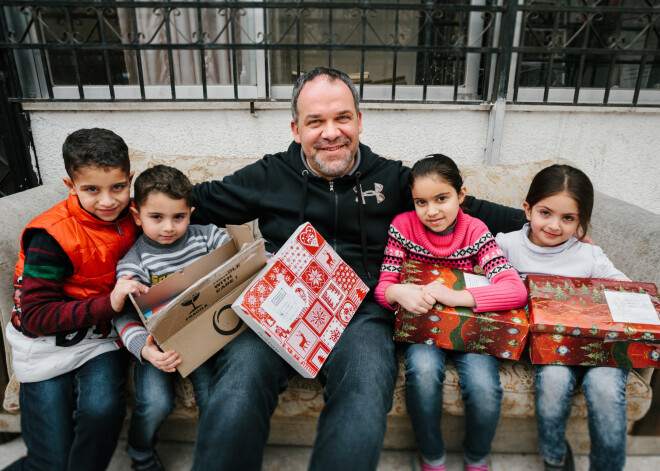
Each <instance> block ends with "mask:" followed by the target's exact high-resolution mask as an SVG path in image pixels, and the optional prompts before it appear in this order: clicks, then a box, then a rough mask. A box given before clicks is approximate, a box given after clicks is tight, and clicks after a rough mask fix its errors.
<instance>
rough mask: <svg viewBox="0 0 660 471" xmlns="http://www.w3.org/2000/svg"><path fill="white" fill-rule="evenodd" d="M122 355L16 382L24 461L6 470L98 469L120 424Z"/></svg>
mask: <svg viewBox="0 0 660 471" xmlns="http://www.w3.org/2000/svg"><path fill="white" fill-rule="evenodd" d="M124 353H125V352H124V351H123V350H116V351H112V352H107V353H104V354H102V355H99V356H97V357H95V358H93V359H91V360H89V361H88V362H86V363H85V364H84V365H82V366H81V367H79V368H78V369H76V370H74V371H72V372H70V373H67V374H63V375H60V376H57V377H55V378H52V379H49V380H46V381H39V382H36V383H21V390H20V395H19V401H20V407H21V429H22V433H23V440H24V441H25V445H26V446H27V456H25V457H24V458H21V459H20V460H18V461H16V462H14V463H13V464H12V465H10V466H9V467H8V468H7V469H10V470H19V469H22V470H44V471H56V470H73V471H76V470H81V469H84V470H90V471H95V470H99V471H100V470H104V469H105V468H106V467H107V465H108V463H109V462H110V458H112V454H113V453H114V451H115V448H116V446H117V439H118V437H119V431H120V430H121V426H122V422H123V420H124V413H125V407H124V381H125V371H126V357H125V356H124Z"/></svg>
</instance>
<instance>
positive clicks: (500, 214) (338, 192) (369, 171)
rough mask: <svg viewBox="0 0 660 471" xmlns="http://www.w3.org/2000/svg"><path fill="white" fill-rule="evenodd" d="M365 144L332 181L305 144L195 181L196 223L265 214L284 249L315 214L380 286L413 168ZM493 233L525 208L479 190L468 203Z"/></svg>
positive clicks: (508, 226) (339, 247)
mask: <svg viewBox="0 0 660 471" xmlns="http://www.w3.org/2000/svg"><path fill="white" fill-rule="evenodd" d="M409 173H410V169H409V168H407V167H405V166H403V165H402V163H401V162H400V161H396V160H388V159H385V158H382V157H379V156H378V155H376V154H374V153H373V152H372V151H371V149H370V148H369V147H367V146H365V145H363V144H360V161H359V165H358V167H357V169H354V170H353V171H352V172H351V173H350V174H348V175H344V176H341V177H339V178H335V179H333V180H331V181H328V180H326V179H324V178H321V177H319V176H317V175H315V174H314V173H311V172H310V171H309V170H308V169H307V167H306V165H305V164H304V163H303V160H302V153H301V147H300V144H297V143H296V142H293V143H292V144H291V145H290V146H289V149H288V150H287V151H286V152H282V153H278V154H274V155H272V154H268V155H266V156H264V157H263V158H262V159H261V160H259V161H257V162H255V163H253V164H251V165H248V166H246V167H244V168H242V169H240V170H238V171H237V172H235V173H233V174H232V175H228V176H227V177H225V178H224V179H223V180H221V181H219V180H215V181H211V182H204V183H200V184H197V185H195V186H194V187H193V200H194V206H195V208H196V209H195V212H194V213H193V223H196V224H208V223H213V224H216V225H218V226H224V225H226V224H242V223H245V222H248V221H251V220H253V219H256V218H258V219H259V229H260V230H261V233H262V235H263V237H264V239H266V249H267V250H268V251H270V252H277V250H278V249H279V248H280V247H281V246H282V245H283V244H284V242H286V240H287V239H288V238H289V236H290V235H291V234H292V233H293V232H294V231H295V230H296V228H297V227H298V226H299V225H300V224H302V223H303V222H305V221H309V222H310V223H311V224H312V225H313V226H314V227H315V228H316V230H318V231H319V232H320V233H321V235H323V237H324V238H325V239H326V241H327V242H328V243H329V244H331V245H332V247H333V248H334V249H335V250H336V251H337V253H338V254H339V255H340V256H341V257H342V258H343V259H344V261H345V262H346V263H347V264H348V265H350V266H351V268H353V270H355V272H356V273H357V274H358V275H359V276H360V278H361V279H362V280H363V281H364V282H365V283H366V284H367V286H369V287H370V288H371V289H373V288H374V287H375V286H376V284H377V283H378V277H379V274H380V265H381V263H382V261H383V253H384V249H385V244H386V242H387V230H388V228H389V225H390V223H391V222H392V219H394V216H396V215H397V214H399V213H401V212H404V211H409V210H411V209H412V201H411V197H410V189H409V188H408V174H409ZM464 206H465V207H466V208H465V209H466V211H467V212H468V213H470V214H471V215H473V216H475V217H478V218H479V219H482V220H483V221H484V222H485V223H486V225H488V227H489V228H490V229H491V232H493V234H496V233H498V232H510V231H512V230H517V229H519V228H520V227H522V222H523V217H522V214H523V213H522V211H520V210H515V209H512V208H507V207H505V206H500V205H497V204H494V203H489V202H486V201H479V200H476V199H474V198H472V197H468V198H467V199H466V203H465V205H464Z"/></svg>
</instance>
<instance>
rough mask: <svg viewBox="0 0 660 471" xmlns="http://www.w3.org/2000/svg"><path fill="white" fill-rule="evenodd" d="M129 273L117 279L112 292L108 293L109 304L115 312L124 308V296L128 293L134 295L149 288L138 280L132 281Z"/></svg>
mask: <svg viewBox="0 0 660 471" xmlns="http://www.w3.org/2000/svg"><path fill="white" fill-rule="evenodd" d="M132 278H133V277H132V276H131V275H126V276H122V277H121V278H120V279H119V280H117V284H115V287H114V289H113V290H112V293H110V305H111V306H112V309H113V310H114V311H115V312H121V310H122V309H124V303H125V302H126V296H128V293H133V295H134V296H140V294H141V293H146V292H147V291H149V288H147V287H146V286H144V285H143V284H142V283H140V282H139V281H133V280H132Z"/></svg>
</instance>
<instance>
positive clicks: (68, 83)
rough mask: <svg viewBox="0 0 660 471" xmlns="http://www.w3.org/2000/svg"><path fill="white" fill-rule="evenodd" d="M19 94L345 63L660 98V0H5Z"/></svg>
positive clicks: (399, 98) (3, 27)
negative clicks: (371, 0)
mask: <svg viewBox="0 0 660 471" xmlns="http://www.w3.org/2000/svg"><path fill="white" fill-rule="evenodd" d="M0 31H1V36H0V54H4V55H5V56H6V59H7V60H6V62H7V63H8V64H10V66H9V69H10V70H7V71H5V73H7V74H10V75H12V77H14V78H15V79H16V81H17V82H18V83H20V87H18V88H16V89H15V90H18V91H15V92H14V93H13V95H12V96H11V97H10V99H11V100H13V101H17V102H25V101H32V100H46V101H63V100H73V101H97V100H109V101H120V100H137V101H147V100H177V101H183V100H203V101H211V100H234V101H236V100H255V101H258V100H272V99H288V97H289V92H290V89H291V85H292V83H293V82H294V81H295V78H296V77H297V76H298V75H299V74H301V73H303V72H304V71H306V70H309V69H311V68H312V67H314V66H317V65H325V66H331V67H337V68H340V69H341V70H344V71H345V72H348V73H349V74H350V75H351V76H352V78H354V80H355V81H356V83H358V85H359V89H360V94H361V96H362V98H363V100H367V101H394V102H422V103H429V102H432V103H435V102H449V103H455V102H461V103H481V102H492V101H495V100H496V99H497V98H498V96H499V97H502V96H504V97H506V98H507V100H508V101H510V102H517V103H545V104H556V103H562V104H575V105H581V104H590V105H594V104H596V105H610V106H612V105H625V106H630V105H633V106H658V105H660V49H659V42H660V0H524V1H520V2H518V1H515V0H463V1H461V0H448V1H433V0H389V1H387V0H382V1H379V2H370V1H364V0H363V1H354V2H349V1H345V2H328V1H302V0H301V1H274V0H271V1H269V0H264V1H236V2H226V1H201V0H199V1H198V0H189V1H135V0H133V1H109V0H100V1H86V0H81V1H72V0H42V1H35V0H22V1H21V0H5V1H4V2H3V7H2V8H0Z"/></svg>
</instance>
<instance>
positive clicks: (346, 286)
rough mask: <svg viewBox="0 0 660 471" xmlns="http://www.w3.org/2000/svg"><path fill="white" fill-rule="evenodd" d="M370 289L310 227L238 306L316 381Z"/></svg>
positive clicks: (254, 326) (260, 332)
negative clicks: (315, 378)
mask: <svg viewBox="0 0 660 471" xmlns="http://www.w3.org/2000/svg"><path fill="white" fill-rule="evenodd" d="M368 291H369V288H367V286H366V285H365V284H364V283H363V282H362V280H361V279H360V278H359V277H358V276H357V275H356V274H355V272H354V271H353V270H352V269H351V268H350V267H349V266H348V265H347V264H346V263H345V262H344V261H343V260H342V259H341V258H340V257H339V255H337V253H336V252H335V251H334V250H333V249H332V247H331V246H330V245H329V244H328V243H326V241H325V240H324V239H323V237H322V236H321V234H319V233H318V232H317V231H316V230H315V229H314V228H313V227H312V225H311V224H309V223H305V224H303V225H301V226H300V227H299V228H298V229H296V231H295V232H294V233H293V235H292V236H291V237H290V238H289V240H287V242H286V243H285V244H284V245H283V246H282V248H281V249H280V250H279V251H278V252H277V254H276V255H274V256H273V257H272V258H271V259H270V261H269V262H268V266H267V267H266V268H264V269H263V270H262V271H261V273H259V276H258V277H257V278H256V279H255V280H254V281H253V282H252V283H251V284H250V286H249V287H248V288H247V289H246V290H245V292H244V293H242V294H241V296H240V297H239V298H238V299H237V300H236V302H234V304H233V306H232V307H233V308H234V310H235V311H236V313H237V314H238V315H239V316H240V317H241V319H243V321H245V323H246V324H247V325H248V326H249V327H250V328H251V329H252V330H254V331H255V332H256V333H257V334H258V335H259V336H260V337H261V338H262V339H263V340H264V341H265V342H266V343H267V344H268V345H270V347H271V348H272V349H273V350H275V351H276V352H277V353H278V354H279V355H280V356H281V357H282V358H284V360H286V361H287V363H289V364H290V365H291V366H292V367H293V368H294V369H295V370H296V371H297V372H298V373H300V374H301V375H302V376H303V377H305V378H314V377H315V376H316V375H317V373H318V372H319V370H320V369H321V367H322V366H323V363H324V362H325V360H326V358H327V357H328V355H329V354H330V351H331V350H332V348H333V347H334V346H335V344H336V343H337V341H338V340H339V337H340V336H341V334H342V332H343V331H344V328H345V327H346V325H348V322H349V321H350V320H351V318H352V317H353V314H355V311H356V310H357V308H358V306H359V305H360V303H361V302H362V300H363V299H364V297H365V296H366V294H367V292H368Z"/></svg>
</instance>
